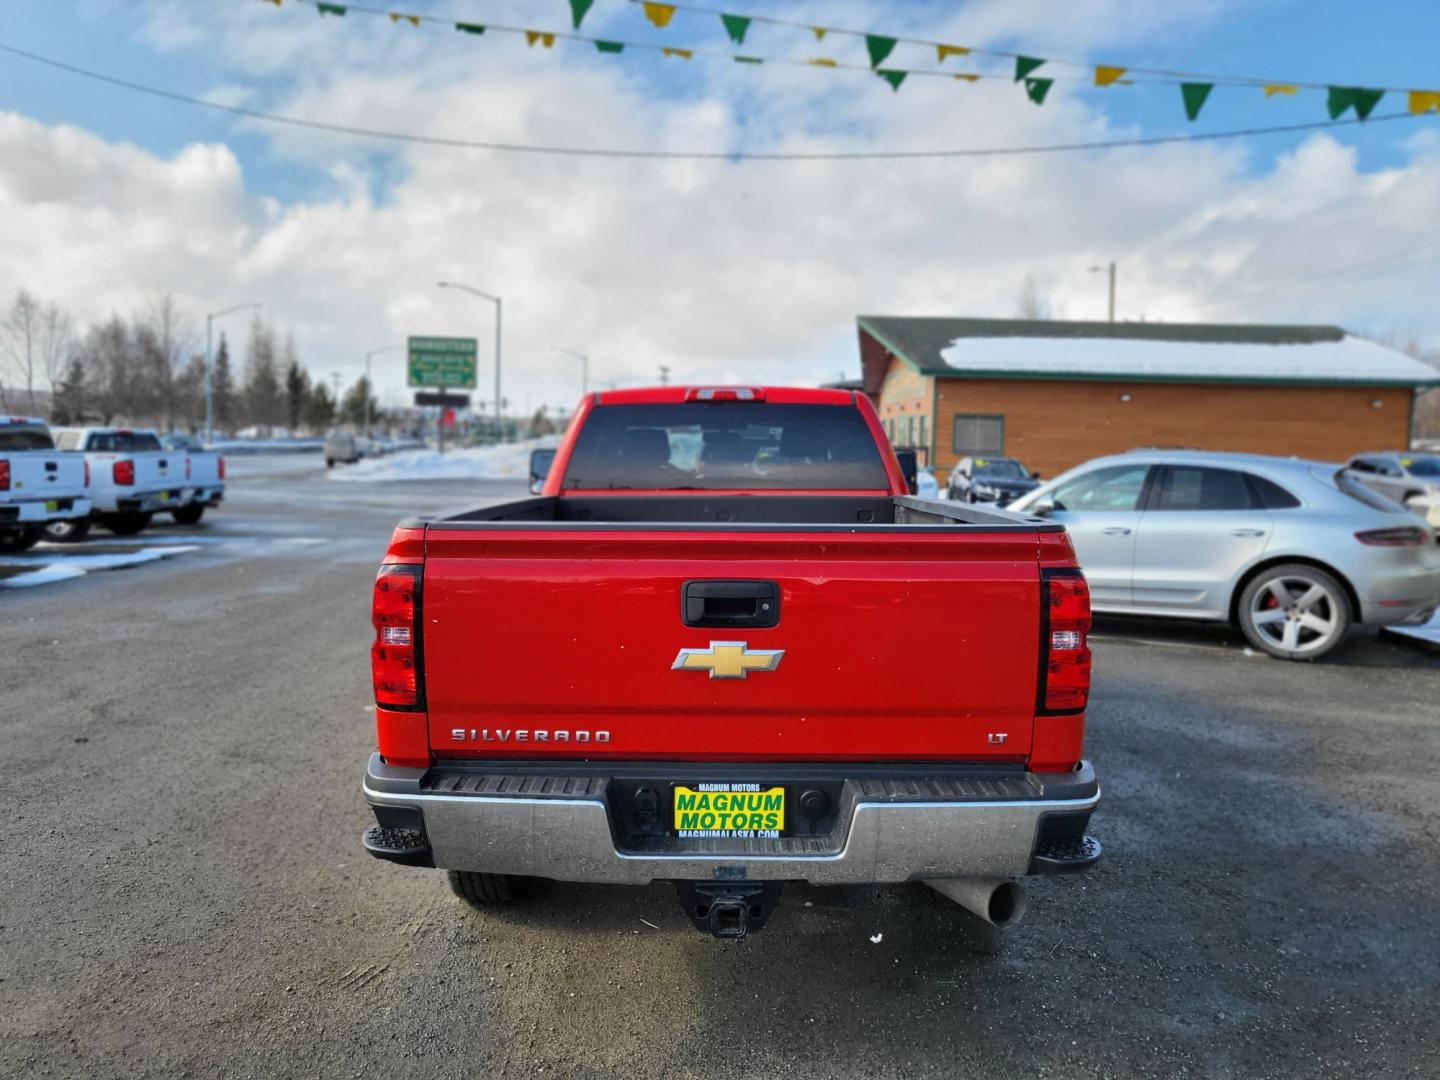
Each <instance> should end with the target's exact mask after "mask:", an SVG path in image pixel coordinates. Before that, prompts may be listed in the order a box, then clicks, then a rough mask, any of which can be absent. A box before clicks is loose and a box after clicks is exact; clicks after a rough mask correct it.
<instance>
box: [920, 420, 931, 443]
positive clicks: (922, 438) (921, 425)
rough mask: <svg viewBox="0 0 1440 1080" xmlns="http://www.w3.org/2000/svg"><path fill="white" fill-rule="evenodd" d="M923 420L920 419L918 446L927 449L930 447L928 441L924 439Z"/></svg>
mask: <svg viewBox="0 0 1440 1080" xmlns="http://www.w3.org/2000/svg"><path fill="white" fill-rule="evenodd" d="M925 420H926V417H924V416H921V417H920V441H919V443H918V445H919V446H921V447H928V446H929V445H930V440H929V439H927V438H925Z"/></svg>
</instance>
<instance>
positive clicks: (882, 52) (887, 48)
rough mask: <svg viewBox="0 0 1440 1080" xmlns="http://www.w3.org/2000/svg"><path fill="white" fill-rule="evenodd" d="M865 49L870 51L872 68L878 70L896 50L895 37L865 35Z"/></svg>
mask: <svg viewBox="0 0 1440 1080" xmlns="http://www.w3.org/2000/svg"><path fill="white" fill-rule="evenodd" d="M865 48H867V49H868V50H870V66H871V67H872V68H878V67H879V66H880V65H881V64H882V63H883V62H884V60H885V58H886V57H887V56H889V55H890V52H891V50H892V49H894V48H895V39H894V38H893V37H880V36H879V35H878V34H866V35H865Z"/></svg>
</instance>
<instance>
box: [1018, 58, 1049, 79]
mask: <svg viewBox="0 0 1440 1080" xmlns="http://www.w3.org/2000/svg"><path fill="white" fill-rule="evenodd" d="M1043 63H1045V61H1044V60H1037V59H1036V58H1035V57H1033V56H1017V57H1015V81H1016V82H1019V81H1020V80H1021V79H1023V78H1025V76H1026V75H1029V74H1030V73H1031V72H1032V71H1034V70H1035V69H1036V68H1038V67H1039V66H1040V65H1041V64H1043ZM1051 81H1052V82H1053V81H1054V80H1053V79H1052V80H1051Z"/></svg>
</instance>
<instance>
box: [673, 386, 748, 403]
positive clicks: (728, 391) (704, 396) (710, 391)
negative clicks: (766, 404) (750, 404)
mask: <svg viewBox="0 0 1440 1080" xmlns="http://www.w3.org/2000/svg"><path fill="white" fill-rule="evenodd" d="M685 400H686V401H764V400H765V391H764V390H761V389H760V388H759V387H750V386H717V387H714V388H711V387H695V388H694V389H691V390H687V391H685Z"/></svg>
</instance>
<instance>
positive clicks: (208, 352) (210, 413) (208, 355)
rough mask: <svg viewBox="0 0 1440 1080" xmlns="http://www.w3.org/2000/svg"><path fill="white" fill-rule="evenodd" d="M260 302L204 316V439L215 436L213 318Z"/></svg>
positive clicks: (246, 309)
mask: <svg viewBox="0 0 1440 1080" xmlns="http://www.w3.org/2000/svg"><path fill="white" fill-rule="evenodd" d="M261 307H262V305H260V304H236V305H235V306H234V307H231V308H226V309H225V310H224V311H215V312H209V313H207V314H206V316H205V441H206V442H207V443H208V442H210V441H212V440H213V439H214V438H215V380H214V368H215V348H214V339H215V320H216V319H221V318H224V317H225V316H226V315H233V314H235V312H237V311H248V310H250V309H251V308H254V309H255V310H257V311H258V310H259V309H260V308H261Z"/></svg>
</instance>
